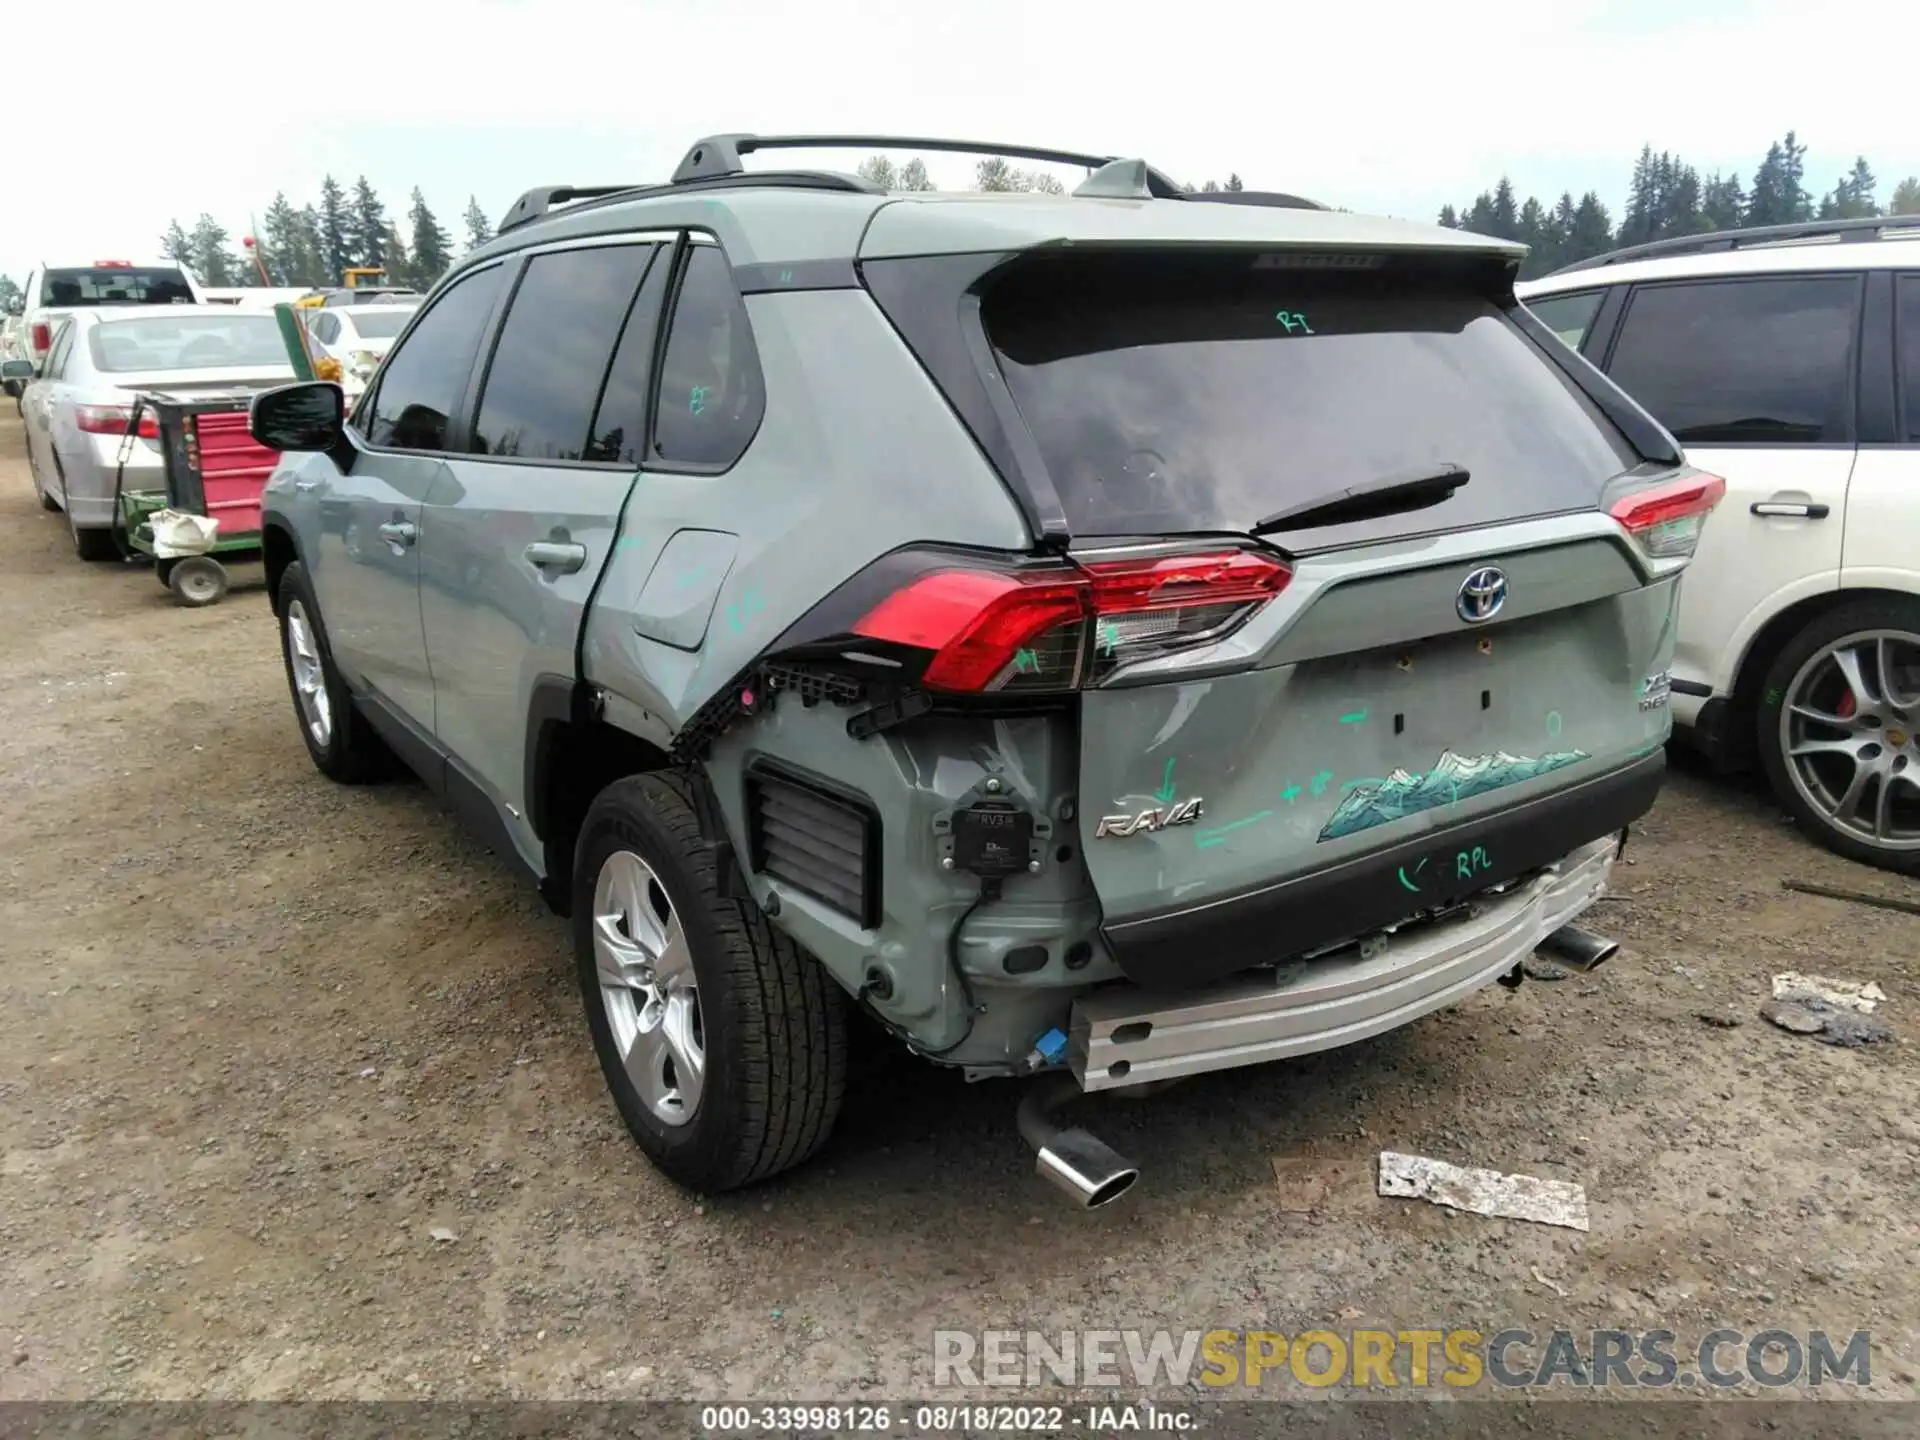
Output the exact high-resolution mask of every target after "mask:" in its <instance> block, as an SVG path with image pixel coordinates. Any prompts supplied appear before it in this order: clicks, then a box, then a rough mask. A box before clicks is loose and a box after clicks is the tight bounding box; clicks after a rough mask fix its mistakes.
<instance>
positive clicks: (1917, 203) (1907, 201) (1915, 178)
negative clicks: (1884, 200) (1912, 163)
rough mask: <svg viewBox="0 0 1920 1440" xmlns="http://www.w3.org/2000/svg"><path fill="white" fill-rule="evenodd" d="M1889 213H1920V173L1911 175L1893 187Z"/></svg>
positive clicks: (1888, 208)
mask: <svg viewBox="0 0 1920 1440" xmlns="http://www.w3.org/2000/svg"><path fill="white" fill-rule="evenodd" d="M1887 214H1889V215H1920V175H1909V176H1907V178H1906V179H1904V180H1902V181H1901V182H1900V183H1899V184H1898V185H1896V186H1894V187H1893V202H1892V203H1891V204H1889V205H1888V206H1887Z"/></svg>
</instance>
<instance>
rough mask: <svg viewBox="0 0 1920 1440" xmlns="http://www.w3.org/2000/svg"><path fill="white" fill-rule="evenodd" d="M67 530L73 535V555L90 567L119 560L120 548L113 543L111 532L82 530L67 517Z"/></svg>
mask: <svg viewBox="0 0 1920 1440" xmlns="http://www.w3.org/2000/svg"><path fill="white" fill-rule="evenodd" d="M67 529H68V531H69V532H70V533H71V534H72V535H73V553H74V554H75V555H78V556H79V557H80V558H81V559H82V560H84V561H85V562H86V563H87V564H89V565H95V564H98V563H99V562H101V561H103V560H118V559H119V558H120V547H119V546H118V545H116V544H114V543H113V531H111V530H82V529H81V528H80V527H79V526H78V525H76V524H74V523H73V516H72V515H68V516H67Z"/></svg>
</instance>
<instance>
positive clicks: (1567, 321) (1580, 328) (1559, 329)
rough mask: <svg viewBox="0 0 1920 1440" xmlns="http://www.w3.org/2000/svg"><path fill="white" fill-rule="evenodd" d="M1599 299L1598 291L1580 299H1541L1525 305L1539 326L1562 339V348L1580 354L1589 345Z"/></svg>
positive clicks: (1553, 297)
mask: <svg viewBox="0 0 1920 1440" xmlns="http://www.w3.org/2000/svg"><path fill="white" fill-rule="evenodd" d="M1600 295H1601V292H1600V291H1598V290H1588V291H1586V292H1585V293H1583V294H1580V295H1542V296H1541V297H1540V298H1538V299H1537V300H1529V301H1527V302H1526V303H1527V309H1529V310H1531V311H1532V312H1533V313H1534V314H1535V315H1536V316H1538V317H1539V320H1540V323H1541V324H1542V325H1544V326H1546V327H1547V328H1548V329H1549V330H1551V331H1553V333H1554V334H1556V335H1558V336H1559V337H1560V343H1561V344H1562V345H1565V346H1566V347H1567V348H1568V349H1569V350H1578V349H1579V348H1580V347H1581V346H1582V345H1584V344H1585V343H1586V339H1587V331H1588V330H1589V329H1590V328H1591V327H1592V325H1593V317H1594V316H1595V315H1596V314H1597V313H1598V312H1599V309H1600Z"/></svg>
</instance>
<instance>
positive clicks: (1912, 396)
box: [1894, 275, 1920, 444]
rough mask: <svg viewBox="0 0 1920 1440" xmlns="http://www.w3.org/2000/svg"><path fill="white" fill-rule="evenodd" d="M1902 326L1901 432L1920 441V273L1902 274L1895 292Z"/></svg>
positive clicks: (1895, 301)
mask: <svg viewBox="0 0 1920 1440" xmlns="http://www.w3.org/2000/svg"><path fill="white" fill-rule="evenodd" d="M1894 304H1895V306H1896V310H1897V314H1898V317H1899V318H1898V322H1897V323H1898V325H1899V344H1900V351H1899V361H1898V364H1899V367H1900V433H1901V435H1902V436H1904V437H1905V438H1906V440H1907V443H1908V444H1913V443H1915V442H1917V441H1920V275H1902V276H1900V278H1899V281H1898V283H1897V288H1896V289H1895V291H1894Z"/></svg>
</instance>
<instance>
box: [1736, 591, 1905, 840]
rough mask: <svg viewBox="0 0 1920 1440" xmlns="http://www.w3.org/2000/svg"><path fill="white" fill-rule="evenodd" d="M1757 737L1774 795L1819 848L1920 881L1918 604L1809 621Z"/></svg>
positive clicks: (1779, 667) (1888, 604) (1867, 605)
mask: <svg viewBox="0 0 1920 1440" xmlns="http://www.w3.org/2000/svg"><path fill="white" fill-rule="evenodd" d="M1757 738H1758V740H1759V745H1760V758H1761V763H1762V764H1763V765H1764V766H1765V768H1766V772H1767V780H1768V782H1769V783H1770V784H1771V785H1772V787H1773V793H1774V794H1775V795H1776V796H1777V797H1778V798H1779V800H1780V803H1781V805H1782V806H1783V807H1785V809H1786V810H1787V812H1788V813H1789V814H1791V815H1792V816H1793V818H1794V820H1795V821H1796V822H1797V823H1798V824H1799V826H1800V828H1801V829H1802V830H1804V831H1806V832H1807V833H1808V834H1809V835H1810V836H1811V837H1812V838H1813V839H1814V840H1815V841H1816V842H1818V843H1819V844H1820V845H1822V846H1824V847H1825V848H1827V849H1828V850H1831V851H1833V852H1834V853H1835V854H1837V855H1844V856H1846V857H1847V858H1848V859H1849V860H1857V861H1859V862H1860V863H1861V864H1863V865H1872V866H1875V867H1877V868H1879V869H1882V870H1891V871H1893V872H1895V873H1896V874H1901V875H1920V601H1914V600H1909V599H1905V598H1901V597H1887V598H1884V599H1880V598H1876V599H1867V600H1856V601H1853V602H1851V603H1848V604H1845V605H1842V606H1840V607H1838V608H1837V609H1834V610H1830V611H1828V612H1827V613H1826V614H1824V615H1820V616H1817V617H1816V618H1815V619H1813V620H1812V621H1811V622H1809V623H1808V625H1807V626H1806V627H1805V628H1804V629H1803V630H1801V631H1800V633H1799V634H1798V635H1795V636H1794V637H1793V639H1792V640H1791V641H1789V642H1788V644H1787V646H1786V648H1785V649H1784V650H1782V651H1781V652H1780V654H1779V655H1778V656H1777V657H1776V658H1775V659H1774V662H1773V665H1772V666H1771V668H1770V669H1769V670H1768V672H1767V677H1766V682H1765V689H1764V690H1763V692H1762V694H1761V699H1760V706H1759V714H1758V725H1757Z"/></svg>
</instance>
